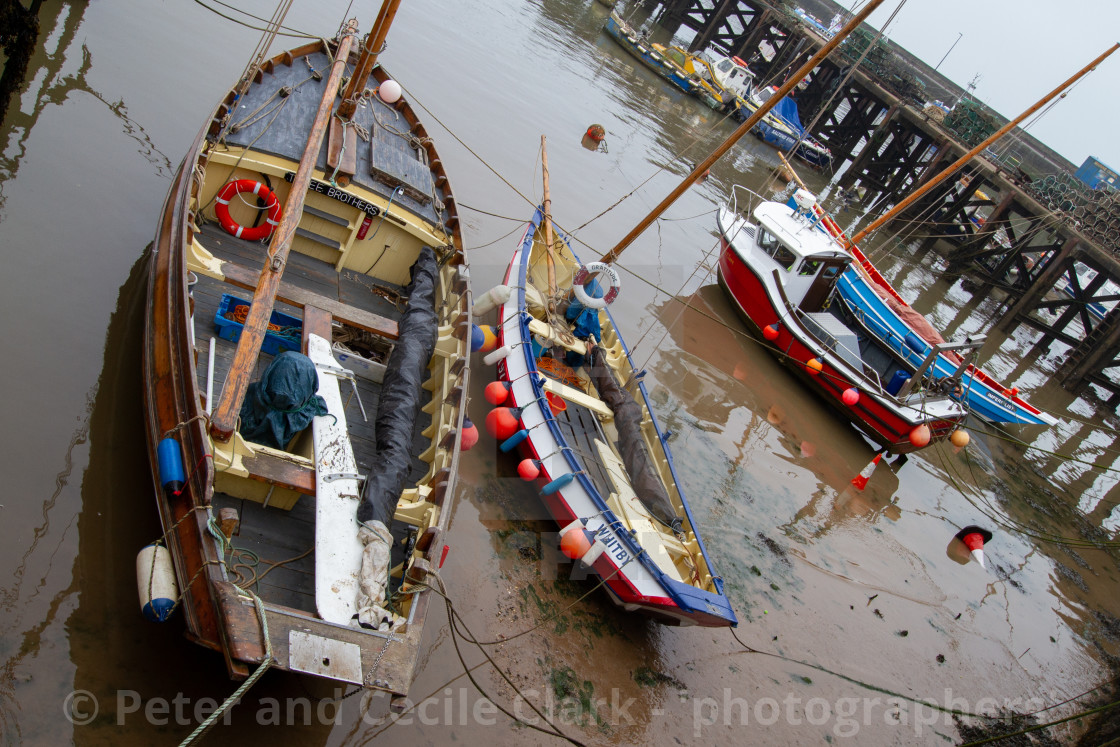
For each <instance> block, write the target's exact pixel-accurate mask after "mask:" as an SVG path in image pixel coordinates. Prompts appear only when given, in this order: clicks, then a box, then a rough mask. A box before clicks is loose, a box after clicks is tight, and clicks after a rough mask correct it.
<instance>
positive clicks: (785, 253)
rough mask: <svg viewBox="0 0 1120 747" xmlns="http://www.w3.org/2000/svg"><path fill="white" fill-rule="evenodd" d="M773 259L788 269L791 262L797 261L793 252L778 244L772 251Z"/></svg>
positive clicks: (791, 264) (791, 265) (790, 266)
mask: <svg viewBox="0 0 1120 747" xmlns="http://www.w3.org/2000/svg"><path fill="white" fill-rule="evenodd" d="M774 261H775V262H777V263H778V264H780V265H781V266H782V267H784V268H786V269H787V270H788V269H790V268H792V267H793V263H794V262H796V261H797V257H795V256H793V252H791V251H790V250H789V249H787V248H785V247H784V246H782V245H781V244H778V248H777V250H776V251H775V252H774Z"/></svg>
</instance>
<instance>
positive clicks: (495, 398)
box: [482, 381, 511, 406]
mask: <svg viewBox="0 0 1120 747" xmlns="http://www.w3.org/2000/svg"><path fill="white" fill-rule="evenodd" d="M510 387H511V384H510V383H509V382H508V381H491V382H490V383H489V384H487V385H486V389H485V391H483V393H482V396H483V397H485V398H486V401H487V402H489V403H490V404H492V405H495V406H497V405H500V404H502V403H503V402H505V401H506V398H507V397H509V390H510Z"/></svg>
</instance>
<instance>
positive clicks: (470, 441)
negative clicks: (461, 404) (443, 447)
mask: <svg viewBox="0 0 1120 747" xmlns="http://www.w3.org/2000/svg"><path fill="white" fill-rule="evenodd" d="M476 443H478V426H477V425H475V424H474V423H472V422H471V419H470V418H463V432H462V434H461V435H460V437H459V446H460V448H462V450H463V451H470V450H471V447H472V446H474V445H475V444H476Z"/></svg>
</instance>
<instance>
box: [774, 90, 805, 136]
mask: <svg viewBox="0 0 1120 747" xmlns="http://www.w3.org/2000/svg"><path fill="white" fill-rule="evenodd" d="M774 113H775V114H777V115H778V116H779V117H781V118H782V119H783V120H784V121H785V122H786V123H787V124H788V125H789V126H790V127H792V128H793V129H794V130H795V131H796V132H797V134H798V135H804V134H805V128H804V127H803V126H802V125H801V117H799V116H798V114H797V102H796V101H794V100H793V99H792V98H790V97H789V96H786V97H785V98H783V99H782V100H781V101H779V102H778V103H777V104H775V105H774Z"/></svg>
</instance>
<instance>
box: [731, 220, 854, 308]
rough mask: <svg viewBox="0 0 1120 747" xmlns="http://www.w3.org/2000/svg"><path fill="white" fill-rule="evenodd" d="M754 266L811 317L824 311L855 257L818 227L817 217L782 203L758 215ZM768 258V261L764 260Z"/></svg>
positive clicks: (794, 304) (793, 303)
mask: <svg viewBox="0 0 1120 747" xmlns="http://www.w3.org/2000/svg"><path fill="white" fill-rule="evenodd" d="M754 217H755V220H756V221H757V228H756V230H755V237H754V242H755V246H756V248H757V250H758V254H757V255H756V256H754V257H752V264H754V265H755V266H756V267H757V268H759V269H763V270H765V272H766V274H767V275H770V274H771V273H772V271H773V270H777V271H778V279H779V282H780V283H781V286H782V290H783V292H784V294H785V297H786V300H788V301H789V303H790V304H791V305H792V306H796V307H798V308H800V309H801V310H802V311H804V312H805V313H807V314H813V313H816V312H819V311H823V310H824V309H825V308H826V307H827V306H828V302H829V300H830V299H831V298H832V293H833V291H834V290H835V289H836V283H837V281H838V280H839V279H840V275H841V274H842V273H843V272H844V270H845V269H847V267H848V265H849V264H850V263H851V261H852V256H851V255H850V254H848V253H847V252H845V251H844V250H843V249H841V248H840V247H839V246H837V245H836V242H834V241H833V240H832V239H831V238H830V237H829V236H828V235H827V234H825V233H824V232H823V231H821V229H820V228H819V226H818V223H817V219H816V217H815V216H813V215H811V214H808V213H806V212H804V211H802V210H799V209H794V208H790V207H788V206H787V205H783V204H781V203H778V202H764V203H762V204H761V205H759V206H758V207H757V208H756V209H755V211H754ZM764 257H765V258H764Z"/></svg>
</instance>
